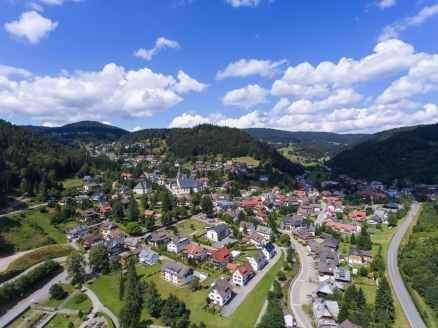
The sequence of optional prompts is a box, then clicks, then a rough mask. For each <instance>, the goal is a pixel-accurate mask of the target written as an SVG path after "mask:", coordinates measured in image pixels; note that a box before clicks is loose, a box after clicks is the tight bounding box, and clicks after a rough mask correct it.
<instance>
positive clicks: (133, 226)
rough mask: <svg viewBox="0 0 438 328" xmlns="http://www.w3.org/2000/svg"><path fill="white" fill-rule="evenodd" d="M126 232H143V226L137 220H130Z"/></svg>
mask: <svg viewBox="0 0 438 328" xmlns="http://www.w3.org/2000/svg"><path fill="white" fill-rule="evenodd" d="M126 232H127V233H128V234H130V235H134V236H135V235H139V234H141V228H140V226H139V225H138V223H137V222H129V223H128V224H127V225H126Z"/></svg>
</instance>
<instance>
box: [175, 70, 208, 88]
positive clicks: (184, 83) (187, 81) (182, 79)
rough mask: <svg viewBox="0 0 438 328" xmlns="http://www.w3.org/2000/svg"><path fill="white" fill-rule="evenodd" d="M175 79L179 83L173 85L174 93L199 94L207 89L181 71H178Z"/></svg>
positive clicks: (205, 85)
mask: <svg viewBox="0 0 438 328" xmlns="http://www.w3.org/2000/svg"><path fill="white" fill-rule="evenodd" d="M177 77H178V80H179V82H178V83H177V84H176V85H175V91H176V92H178V93H187V92H189V91H196V92H201V91H204V90H205V89H207V87H208V85H207V84H204V83H200V82H198V81H196V80H195V79H192V78H191V77H190V76H188V75H187V74H186V73H184V72H183V71H178V75H177Z"/></svg>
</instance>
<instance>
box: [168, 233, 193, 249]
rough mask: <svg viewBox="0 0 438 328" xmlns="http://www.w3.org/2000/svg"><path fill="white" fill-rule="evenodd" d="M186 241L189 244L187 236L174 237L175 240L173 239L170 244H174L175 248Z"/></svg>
mask: <svg viewBox="0 0 438 328" xmlns="http://www.w3.org/2000/svg"><path fill="white" fill-rule="evenodd" d="M187 241H188V242H190V237H189V235H182V236H177V237H175V238H173V239H172V240H171V242H172V243H174V244H175V245H176V246H180V245H182V244H186V243H187Z"/></svg>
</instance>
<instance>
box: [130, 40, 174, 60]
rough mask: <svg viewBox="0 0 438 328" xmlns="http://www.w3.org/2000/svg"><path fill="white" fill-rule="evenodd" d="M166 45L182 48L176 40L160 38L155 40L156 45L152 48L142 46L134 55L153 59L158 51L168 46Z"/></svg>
mask: <svg viewBox="0 0 438 328" xmlns="http://www.w3.org/2000/svg"><path fill="white" fill-rule="evenodd" d="M166 47H169V48H173V49H179V48H180V46H179V44H178V42H176V41H172V40H168V39H165V38H158V39H157V40H156V41H155V47H153V48H152V49H150V50H146V49H143V48H140V49H139V50H137V51H134V56H136V57H141V58H144V59H146V60H151V59H152V56H155V55H156V54H157V53H158V51H160V50H161V49H163V48H166Z"/></svg>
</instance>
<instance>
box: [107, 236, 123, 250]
mask: <svg viewBox="0 0 438 328" xmlns="http://www.w3.org/2000/svg"><path fill="white" fill-rule="evenodd" d="M104 244H105V246H106V248H108V249H112V248H114V247H120V246H122V247H125V240H124V239H123V238H121V237H118V238H113V239H110V240H108V241H106V242H104Z"/></svg>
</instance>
